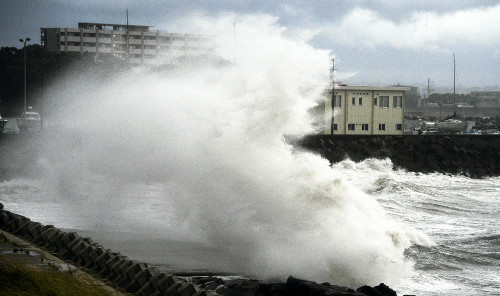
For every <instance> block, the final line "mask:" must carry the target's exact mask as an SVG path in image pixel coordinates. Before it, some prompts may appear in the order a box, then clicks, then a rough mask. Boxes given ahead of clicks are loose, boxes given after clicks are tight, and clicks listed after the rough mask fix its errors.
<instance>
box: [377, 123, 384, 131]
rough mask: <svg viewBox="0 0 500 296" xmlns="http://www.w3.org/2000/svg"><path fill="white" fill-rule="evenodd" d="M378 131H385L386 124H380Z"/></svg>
mask: <svg viewBox="0 0 500 296" xmlns="http://www.w3.org/2000/svg"><path fill="white" fill-rule="evenodd" d="M378 130H379V131H385V123H379V124H378Z"/></svg>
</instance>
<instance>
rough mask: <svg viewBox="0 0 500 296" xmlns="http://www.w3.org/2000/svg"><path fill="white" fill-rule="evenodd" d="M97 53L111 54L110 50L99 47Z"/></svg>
mask: <svg viewBox="0 0 500 296" xmlns="http://www.w3.org/2000/svg"><path fill="white" fill-rule="evenodd" d="M99 52H100V53H111V48H103V47H99Z"/></svg>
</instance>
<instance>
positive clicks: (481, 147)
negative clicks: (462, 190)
mask: <svg viewBox="0 0 500 296" xmlns="http://www.w3.org/2000/svg"><path fill="white" fill-rule="evenodd" d="M297 145H299V146H301V147H303V148H305V149H308V150H311V151H315V152H317V153H319V154H321V155H322V156H324V157H325V158H327V159H328V160H329V161H330V162H331V163H334V162H339V161H342V160H343V159H345V158H350V159H352V160H355V161H361V160H363V159H366V158H386V157H388V158H390V159H391V160H392V163H393V164H394V166H395V167H400V168H404V169H406V170H408V171H413V172H424V173H428V172H442V173H450V174H463V175H468V176H471V177H484V176H500V136H497V135H491V136H484V135H482V136H477V135H454V136H429V135H420V136H414V135H408V136H406V135H405V136H354V135H344V136H342V135H337V136H331V135H315V136H309V137H306V138H304V139H302V140H300V141H299V142H298V143H297Z"/></svg>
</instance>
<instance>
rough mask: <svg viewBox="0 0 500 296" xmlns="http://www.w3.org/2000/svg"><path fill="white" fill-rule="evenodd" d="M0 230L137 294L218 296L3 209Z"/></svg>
mask: <svg viewBox="0 0 500 296" xmlns="http://www.w3.org/2000/svg"><path fill="white" fill-rule="evenodd" d="M0 205H1V204H0ZM2 207H3V206H2ZM0 229H2V230H5V231H8V232H10V233H13V234H14V235H17V236H20V237H22V238H23V239H26V240H28V241H30V242H31V243H33V244H35V245H37V246H39V247H41V248H43V249H45V250H48V251H50V252H52V253H53V254H56V255H57V256H58V257H60V258H61V259H65V260H68V261H70V262H72V263H73V264H75V265H76V266H78V267H81V268H84V269H85V270H88V271H89V272H91V273H94V274H96V275H98V276H99V277H101V278H103V279H107V280H109V281H110V282H112V283H114V284H115V285H116V286H118V287H120V288H122V289H123V290H125V291H126V292H128V293H133V294H134V295H143V296H149V295H183V296H194V295H195V296H208V295H212V296H214V295H217V294H216V293H214V292H212V291H207V290H203V289H200V288H199V287H197V286H196V285H195V284H193V283H188V282H186V281H184V280H182V279H179V278H178V277H177V276H175V275H173V274H168V273H163V272H161V271H159V270H158V269H157V268H156V267H153V266H151V265H150V264H147V263H140V262H137V261H134V260H130V259H129V258H128V257H126V256H123V255H121V254H120V253H115V252H113V251H111V250H107V249H105V248H104V247H103V246H101V245H99V244H97V243H95V242H93V241H92V240H91V239H90V238H83V237H80V236H79V235H78V234H77V233H75V232H64V231H61V230H59V229H57V228H56V227H54V226H52V225H42V224H40V223H38V222H33V221H31V220H30V219H28V218H26V217H24V216H21V215H17V214H14V213H11V212H9V211H5V210H0Z"/></svg>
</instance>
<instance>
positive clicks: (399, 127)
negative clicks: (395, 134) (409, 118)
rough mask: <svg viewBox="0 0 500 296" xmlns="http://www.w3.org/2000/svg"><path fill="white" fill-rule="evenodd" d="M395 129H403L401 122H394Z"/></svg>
mask: <svg viewBox="0 0 500 296" xmlns="http://www.w3.org/2000/svg"><path fill="white" fill-rule="evenodd" d="M396 130H397V131H400V130H403V124H402V123H396Z"/></svg>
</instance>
